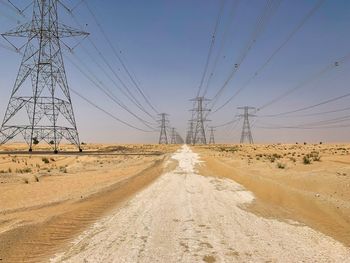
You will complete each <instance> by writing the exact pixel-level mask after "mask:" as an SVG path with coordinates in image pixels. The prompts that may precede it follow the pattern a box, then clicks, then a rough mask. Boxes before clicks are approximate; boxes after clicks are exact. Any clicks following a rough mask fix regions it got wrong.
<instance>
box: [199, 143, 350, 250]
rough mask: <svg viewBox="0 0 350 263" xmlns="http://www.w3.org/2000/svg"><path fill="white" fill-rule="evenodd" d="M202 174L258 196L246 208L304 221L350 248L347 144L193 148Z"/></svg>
mask: <svg viewBox="0 0 350 263" xmlns="http://www.w3.org/2000/svg"><path fill="white" fill-rule="evenodd" d="M195 150H196V151H197V152H199V153H200V154H201V157H202V158H203V160H204V161H205V164H204V165H203V166H202V167H201V170H202V173H203V174H206V175H216V176H224V177H228V178H231V179H233V180H235V181H236V182H238V183H240V184H242V185H243V186H244V187H246V188H247V189H248V190H250V191H252V192H253V193H254V194H255V196H256V197H257V199H256V201H255V202H254V204H253V205H251V206H250V207H249V210H250V211H252V212H254V213H258V214H260V215H263V216H266V217H273V218H278V219H280V220H289V219H292V220H295V221H298V222H301V223H304V224H307V225H309V226H311V227H313V228H315V229H317V230H319V231H321V232H323V233H325V234H327V235H330V236H332V237H334V238H336V239H337V240H339V241H341V242H343V243H344V244H345V245H347V246H350V232H349V229H350V145H348V144H337V145H324V144H312V145H311V144H310V145H308V144H305V145H304V144H303V145H300V144H288V145H287V144H286V145H284V144H272V145H215V146H202V147H198V146H197V147H195Z"/></svg>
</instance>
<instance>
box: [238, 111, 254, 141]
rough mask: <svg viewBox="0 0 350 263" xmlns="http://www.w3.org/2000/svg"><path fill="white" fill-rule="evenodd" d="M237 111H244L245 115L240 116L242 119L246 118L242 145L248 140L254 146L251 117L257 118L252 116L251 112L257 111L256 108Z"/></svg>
mask: <svg viewBox="0 0 350 263" xmlns="http://www.w3.org/2000/svg"><path fill="white" fill-rule="evenodd" d="M237 109H240V110H243V114H240V115H238V116H239V117H241V118H244V120H243V128H242V134H241V140H240V143H244V142H245V141H246V140H248V142H249V143H250V144H253V143H254V141H253V136H252V131H251V128H250V123H249V117H255V115H253V114H250V113H249V110H255V108H254V107H249V106H245V107H238V108H237Z"/></svg>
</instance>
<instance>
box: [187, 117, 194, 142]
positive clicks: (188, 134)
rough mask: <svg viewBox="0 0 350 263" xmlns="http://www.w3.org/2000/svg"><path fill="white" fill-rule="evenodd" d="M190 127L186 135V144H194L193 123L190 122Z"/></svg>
mask: <svg viewBox="0 0 350 263" xmlns="http://www.w3.org/2000/svg"><path fill="white" fill-rule="evenodd" d="M188 123H189V125H188V130H187V134H186V144H192V141H193V121H192V120H190V121H189V122H188Z"/></svg>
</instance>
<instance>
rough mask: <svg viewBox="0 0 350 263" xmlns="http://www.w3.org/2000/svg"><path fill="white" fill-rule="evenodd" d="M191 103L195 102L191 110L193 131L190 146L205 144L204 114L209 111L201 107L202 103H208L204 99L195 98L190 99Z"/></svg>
mask: <svg viewBox="0 0 350 263" xmlns="http://www.w3.org/2000/svg"><path fill="white" fill-rule="evenodd" d="M191 101H195V105H196V107H195V108H194V109H192V110H193V111H194V117H195V118H194V119H193V120H192V122H193V125H194V127H193V128H194V129H193V138H192V144H194V145H195V144H207V139H206V136H205V128H204V123H205V122H206V121H208V120H207V119H206V116H205V113H206V112H208V111H209V110H208V109H206V108H204V107H203V102H205V101H209V100H208V99H206V98H204V97H197V98H195V99H192V100H191Z"/></svg>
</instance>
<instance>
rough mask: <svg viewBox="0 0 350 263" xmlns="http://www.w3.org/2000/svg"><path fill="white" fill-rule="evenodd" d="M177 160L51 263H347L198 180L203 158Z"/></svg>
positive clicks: (184, 152)
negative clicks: (170, 170) (175, 164)
mask: <svg viewBox="0 0 350 263" xmlns="http://www.w3.org/2000/svg"><path fill="white" fill-rule="evenodd" d="M173 159H175V160H177V161H178V162H179V164H178V166H177V167H176V169H175V170H173V171H172V172H168V173H165V174H163V175H162V176H161V177H159V178H158V179H157V180H156V181H155V182H154V183H152V184H151V185H149V186H148V187H147V188H146V189H144V190H142V191H140V192H139V193H138V194H137V195H136V196H135V197H133V198H132V199H130V200H129V201H128V202H127V203H126V204H125V205H123V206H122V207H121V208H118V209H115V210H113V211H111V212H110V214H109V215H108V216H107V217H105V218H103V219H101V220H99V221H98V222H97V223H95V224H94V225H93V226H92V227H91V228H89V229H88V230H86V231H85V232H84V233H83V234H81V235H80V236H79V237H78V238H76V239H75V240H74V241H73V243H72V244H71V246H70V248H69V249H67V250H66V251H64V252H63V253H60V254H58V255H56V256H55V257H53V258H52V259H51V261H52V262H349V258H350V250H349V248H347V247H345V246H344V245H343V244H342V243H340V242H338V241H336V240H335V239H333V238H331V237H329V236H326V235H324V234H322V233H320V232H318V231H316V230H314V229H312V228H310V227H308V226H306V225H301V224H299V223H297V222H295V221H281V220H277V219H271V218H265V217H261V216H259V215H257V214H255V213H252V212H250V211H249V210H247V209H246V207H247V206H248V205H249V204H252V203H253V202H254V198H255V197H254V194H253V193H252V192H250V191H247V190H246V189H245V188H243V187H242V186H241V185H239V184H237V183H236V182H234V181H233V180H230V179H227V178H217V177H213V176H202V175H200V174H198V172H197V171H196V170H195V166H196V165H198V164H199V157H198V155H197V154H195V153H193V152H192V151H191V150H190V149H189V148H188V147H187V146H184V147H183V148H182V149H181V150H180V151H178V152H177V153H176V154H174V155H173ZM212 175H214V174H212ZM262 187H263V186H262Z"/></svg>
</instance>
